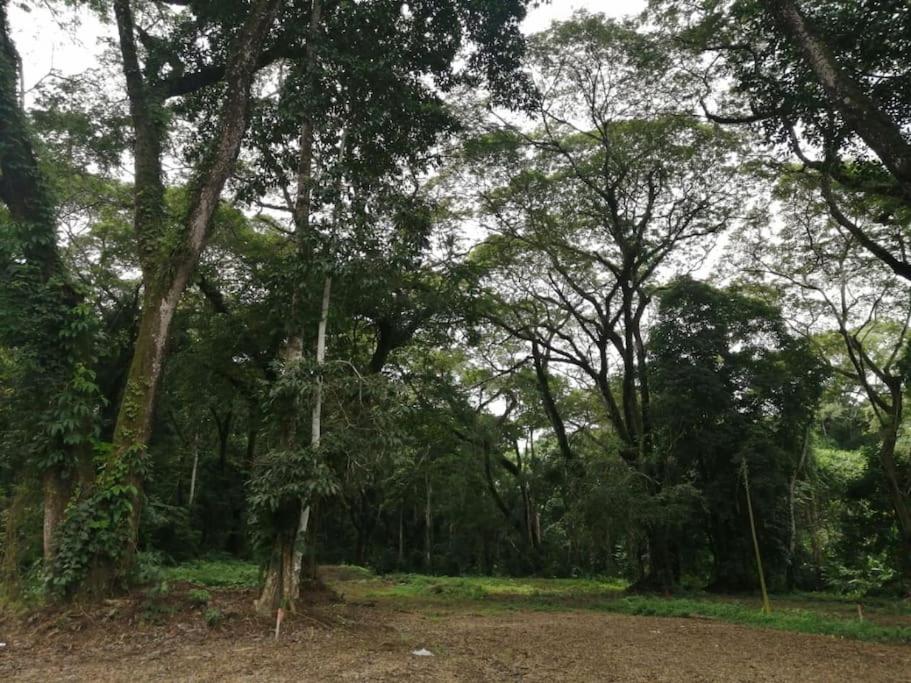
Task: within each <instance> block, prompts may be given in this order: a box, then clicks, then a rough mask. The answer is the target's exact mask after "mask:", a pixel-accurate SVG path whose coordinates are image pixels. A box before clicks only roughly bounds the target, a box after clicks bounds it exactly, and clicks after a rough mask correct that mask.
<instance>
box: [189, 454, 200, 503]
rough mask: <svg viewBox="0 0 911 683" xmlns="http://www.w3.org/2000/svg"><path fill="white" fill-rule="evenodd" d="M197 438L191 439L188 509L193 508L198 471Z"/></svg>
mask: <svg viewBox="0 0 911 683" xmlns="http://www.w3.org/2000/svg"><path fill="white" fill-rule="evenodd" d="M197 440H198V439H197V438H194V439H193V471H192V472H191V473H190V499H189V501H188V502H187V506H188V507H193V500H194V499H195V498H196V472H197V471H198V469H199V444H198V443H197Z"/></svg>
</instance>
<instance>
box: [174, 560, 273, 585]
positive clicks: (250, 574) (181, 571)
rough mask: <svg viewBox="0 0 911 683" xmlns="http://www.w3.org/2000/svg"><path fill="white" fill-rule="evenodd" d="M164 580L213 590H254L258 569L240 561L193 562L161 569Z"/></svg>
mask: <svg viewBox="0 0 911 683" xmlns="http://www.w3.org/2000/svg"><path fill="white" fill-rule="evenodd" d="M161 573H162V576H163V578H164V579H166V580H167V581H170V582H172V583H174V582H187V583H191V584H193V585H196V586H208V587H213V588H256V587H257V586H258V585H259V567H258V566H257V565H255V564H253V563H252V562H243V561H241V560H195V561H193V562H188V563H186V564H181V565H177V566H176V567H163V568H162V569H161Z"/></svg>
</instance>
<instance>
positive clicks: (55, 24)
mask: <svg viewBox="0 0 911 683" xmlns="http://www.w3.org/2000/svg"><path fill="white" fill-rule="evenodd" d="M23 4H24V3H21V4H20V3H11V6H10V7H9V19H10V25H11V28H12V32H13V40H15V41H16V47H17V48H18V49H19V53H20V54H21V55H22V61H23V65H24V73H25V86H26V89H30V88H32V87H33V86H34V85H35V83H36V82H37V81H39V80H40V79H41V78H42V77H43V76H45V75H46V74H47V73H48V72H49V71H51V70H52V69H56V70H57V71H58V72H60V73H62V74H64V75H66V74H75V73H79V72H81V71H84V70H85V69H87V68H89V67H90V66H92V65H93V64H94V63H95V60H96V58H97V55H98V53H99V52H100V51H101V47H100V46H99V45H98V40H99V38H101V37H102V36H104V35H111V32H112V27H111V26H104V25H102V24H100V23H99V22H98V20H97V19H96V18H95V17H94V16H93V15H92V14H91V13H90V12H89V11H88V10H86V9H82V10H80V11H79V12H78V13H77V14H78V16H79V18H80V20H79V22H78V25H77V26H73V27H61V26H60V21H58V20H55V19H54V17H53V15H52V14H51V13H50V12H49V11H48V10H47V9H46V8H45V7H44V6H43V5H39V6H36V4H37V3H32V9H31V11H26V10H24V9H23V8H22V5H23ZM644 7H645V0H570V1H569V2H567V1H566V0H554V1H553V2H551V3H549V4H546V5H543V6H541V7H538V8H537V9H534V10H532V11H531V12H530V13H529V15H528V18H527V19H526V20H525V22H524V24H523V29H524V30H525V32H526V33H534V32H536V31H540V30H542V29H545V28H547V26H548V25H549V24H550V23H551V22H552V21H554V20H561V19H567V18H569V17H570V16H571V15H572V13H573V12H574V11H575V10H577V9H585V10H588V11H589V12H602V13H604V14H606V15H608V16H612V17H620V16H624V15H627V14H635V13H638V12H640V11H641V10H642V9H643V8H644ZM72 15H73V11H72V10H66V11H62V12H61V13H60V16H59V19H60V20H63V19H68V18H69V17H71V16H72Z"/></svg>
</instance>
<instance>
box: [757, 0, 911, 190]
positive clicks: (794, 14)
mask: <svg viewBox="0 0 911 683" xmlns="http://www.w3.org/2000/svg"><path fill="white" fill-rule="evenodd" d="M762 4H763V5H764V6H765V9H766V11H767V12H768V13H769V15H770V16H772V17H773V18H774V20H775V21H776V22H777V24H778V26H779V27H780V29H781V31H782V33H784V35H785V36H787V38H788V40H789V41H790V42H791V44H792V45H793V46H794V47H795V48H796V50H797V51H798V52H799V53H800V54H801V56H802V57H803V58H804V60H805V61H806V62H807V64H808V65H809V66H810V68H811V69H812V71H813V74H814V75H815V76H816V80H817V81H819V84H820V85H821V86H822V89H823V91H824V92H825V94H826V96H827V98H828V100H829V103H830V104H831V106H832V108H833V109H835V110H836V111H838V112H840V113H841V114H842V115H843V116H844V117H845V120H846V121H847V122H848V123H849V124H850V125H851V127H852V128H854V130H855V131H856V132H857V134H858V135H859V136H860V137H861V138H862V139H863V141H864V142H866V143H867V145H868V146H869V147H870V149H872V150H873V151H874V152H875V153H876V155H877V156H878V157H879V159H880V160H881V161H882V162H883V165H884V166H885V167H886V168H887V169H889V171H890V172H891V173H892V176H893V177H894V178H895V179H896V180H897V181H898V184H899V186H900V187H901V188H902V190H903V191H904V194H905V196H906V198H908V199H911V144H909V142H908V140H906V139H905V136H904V135H903V134H902V130H901V127H900V126H899V125H898V124H896V122H895V121H893V120H892V118H891V117H890V116H889V114H888V113H887V111H886V110H885V109H884V108H883V107H881V106H880V105H879V104H878V103H876V102H874V101H873V100H872V99H871V98H870V97H868V96H867V95H866V94H865V93H864V92H863V91H862V90H861V88H860V86H859V84H858V83H857V82H856V81H855V80H854V79H853V78H852V77H851V76H850V75H849V74H848V72H847V71H846V70H845V69H843V68H842V67H841V65H839V63H838V60H837V59H836V58H835V55H834V54H833V53H832V49H831V48H830V46H829V45H828V44H826V42H825V41H824V40H823V39H822V38H820V36H818V35H817V34H816V32H815V30H814V29H813V27H811V26H810V25H809V24H808V23H807V21H806V19H805V18H804V16H803V14H801V12H800V10H799V8H798V7H797V5H796V4H795V3H794V2H793V1H792V0H762Z"/></svg>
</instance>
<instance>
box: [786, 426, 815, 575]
mask: <svg viewBox="0 0 911 683" xmlns="http://www.w3.org/2000/svg"><path fill="white" fill-rule="evenodd" d="M809 452H810V425H807V427H806V431H805V432H804V437H803V448H802V449H801V451H800V460H799V461H798V463H797V467H795V468H794V471H793V472H792V473H791V480H790V481H789V482H788V558H787V574H786V579H787V582H788V588H789V589H793V588H794V584H795V583H796V581H797V577H796V576H795V571H796V568H795V564H796V558H797V480H798V478H799V477H800V475H801V473H802V472H803V471H804V467H805V466H806V462H807V455H808V454H809Z"/></svg>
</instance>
